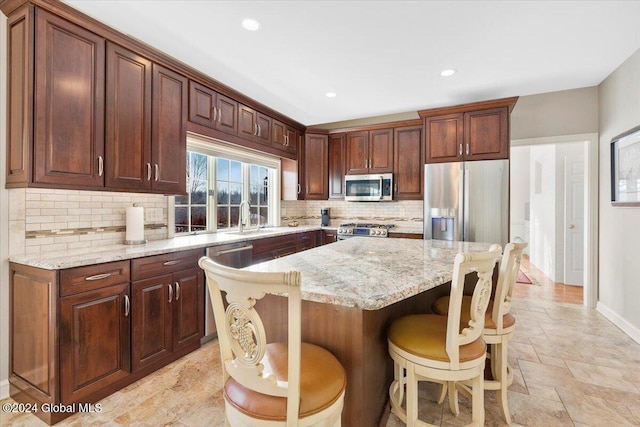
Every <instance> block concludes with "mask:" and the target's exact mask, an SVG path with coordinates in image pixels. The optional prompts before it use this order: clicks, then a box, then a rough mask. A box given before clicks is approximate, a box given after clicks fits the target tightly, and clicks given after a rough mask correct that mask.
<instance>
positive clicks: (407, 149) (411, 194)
mask: <svg viewBox="0 0 640 427" xmlns="http://www.w3.org/2000/svg"><path fill="white" fill-rule="evenodd" d="M394 140H395V141H394V153H393V159H394V164H393V171H394V173H393V184H394V194H393V198H394V200H422V198H423V188H422V187H423V183H422V182H423V176H424V165H423V161H422V159H423V157H422V126H409V127H400V128H395V129H394Z"/></svg>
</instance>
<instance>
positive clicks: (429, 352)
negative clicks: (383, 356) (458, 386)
mask: <svg viewBox="0 0 640 427" xmlns="http://www.w3.org/2000/svg"><path fill="white" fill-rule="evenodd" d="M500 250H501V249H500V246H498V245H493V246H492V247H491V249H490V251H489V252H477V253H460V254H458V255H456V258H455V264H454V267H453V278H452V280H451V294H450V299H449V301H450V304H449V316H447V317H445V316H439V315H435V314H418V315H410V316H404V317H401V318H399V319H397V320H396V321H394V322H393V323H392V324H391V326H390V327H389V330H388V334H387V337H388V344H389V354H390V355H391V358H392V359H393V363H394V380H393V382H392V383H391V386H390V387H389V398H390V401H391V409H392V411H393V412H394V413H395V414H396V415H397V416H398V417H399V418H400V419H401V420H402V421H404V422H405V423H406V424H407V426H408V427H413V426H416V425H420V426H425V425H430V424H426V423H425V422H423V421H421V420H418V381H431V382H436V383H441V384H446V383H447V382H451V381H470V382H471V384H472V391H478V390H480V392H479V393H478V392H474V393H473V396H472V405H473V406H472V423H471V424H469V426H484V393H483V392H482V390H483V381H484V375H483V371H484V364H485V358H486V344H485V342H484V339H483V338H482V330H483V328H484V319H485V311H486V309H487V306H488V304H489V299H490V297H491V276H492V274H493V269H494V267H495V265H496V263H497V262H498V259H499V258H500ZM474 271H475V272H477V273H478V281H477V283H476V285H475V287H474V292H473V297H472V300H471V304H470V305H469V307H468V311H467V313H465V315H464V318H466V319H468V321H467V322H465V323H464V324H462V323H461V319H462V317H463V316H461V310H462V297H463V295H462V292H463V288H464V279H465V275H466V274H467V273H471V272H474ZM405 386H406V397H407V399H406V400H407V404H406V411H405V410H404V409H403V408H402V401H403V399H404V389H405Z"/></svg>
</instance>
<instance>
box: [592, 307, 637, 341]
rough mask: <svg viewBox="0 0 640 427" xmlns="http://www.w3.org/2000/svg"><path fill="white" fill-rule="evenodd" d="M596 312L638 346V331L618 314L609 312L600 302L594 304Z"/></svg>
mask: <svg viewBox="0 0 640 427" xmlns="http://www.w3.org/2000/svg"><path fill="white" fill-rule="evenodd" d="M596 310H597V311H598V312H599V313H600V314H602V315H603V316H604V317H606V318H607V319H609V320H610V321H611V322H612V323H613V324H614V325H616V326H617V327H618V328H620V329H622V332H624V333H625V334H627V335H629V336H630V337H631V339H632V340H634V341H635V342H637V343H638V344H640V329H638V328H636V327H635V326H634V325H632V324H631V323H629V322H628V321H627V320H626V319H624V318H622V317H621V316H620V315H619V314H618V313H616V312H615V311H613V310H611V309H610V308H609V307H607V306H606V305H604V304H602V303H601V302H600V301H598V303H596Z"/></svg>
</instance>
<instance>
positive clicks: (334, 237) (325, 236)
mask: <svg viewBox="0 0 640 427" xmlns="http://www.w3.org/2000/svg"><path fill="white" fill-rule="evenodd" d="M337 241H338V232H337V231H336V230H322V244H323V245H326V244H329V243H333V242H337Z"/></svg>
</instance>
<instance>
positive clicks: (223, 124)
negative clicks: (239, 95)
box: [216, 93, 238, 135]
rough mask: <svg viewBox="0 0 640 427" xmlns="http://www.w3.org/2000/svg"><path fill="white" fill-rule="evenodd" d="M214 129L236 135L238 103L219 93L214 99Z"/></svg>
mask: <svg viewBox="0 0 640 427" xmlns="http://www.w3.org/2000/svg"><path fill="white" fill-rule="evenodd" d="M216 129H218V130H219V131H222V132H224V133H228V134H229V135H237V134H238V102H237V101H236V100H234V99H231V98H229V97H228V96H224V95H222V94H220V93H219V94H218V95H217V97H216Z"/></svg>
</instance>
